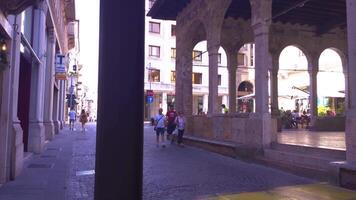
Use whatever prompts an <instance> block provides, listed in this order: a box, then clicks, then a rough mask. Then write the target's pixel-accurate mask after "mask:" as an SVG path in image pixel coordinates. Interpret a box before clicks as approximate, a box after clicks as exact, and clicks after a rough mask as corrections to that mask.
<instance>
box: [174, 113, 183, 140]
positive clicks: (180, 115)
mask: <svg viewBox="0 0 356 200" xmlns="http://www.w3.org/2000/svg"><path fill="white" fill-rule="evenodd" d="M176 124H177V129H178V141H177V142H178V145H181V146H184V145H183V135H184V129H185V117H184V115H183V112H181V111H180V112H178V117H177V118H176Z"/></svg>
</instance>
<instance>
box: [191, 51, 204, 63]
mask: <svg viewBox="0 0 356 200" xmlns="http://www.w3.org/2000/svg"><path fill="white" fill-rule="evenodd" d="M202 54H203V52H201V51H195V50H194V51H193V60H194V61H202V57H203V56H202Z"/></svg>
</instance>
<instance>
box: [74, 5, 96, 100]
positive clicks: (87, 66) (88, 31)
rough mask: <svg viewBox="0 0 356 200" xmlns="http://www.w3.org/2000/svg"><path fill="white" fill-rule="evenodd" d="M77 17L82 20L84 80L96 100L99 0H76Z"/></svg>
mask: <svg viewBox="0 0 356 200" xmlns="http://www.w3.org/2000/svg"><path fill="white" fill-rule="evenodd" d="M75 3H76V18H77V19H78V20H79V21H80V22H79V23H80V31H79V41H80V58H79V60H80V61H79V62H80V64H82V65H83V68H82V70H81V72H82V75H83V76H82V82H83V85H85V86H88V89H89V94H88V95H89V97H90V98H92V99H94V100H95V101H96V98H97V88H98V57H99V0H76V1H75Z"/></svg>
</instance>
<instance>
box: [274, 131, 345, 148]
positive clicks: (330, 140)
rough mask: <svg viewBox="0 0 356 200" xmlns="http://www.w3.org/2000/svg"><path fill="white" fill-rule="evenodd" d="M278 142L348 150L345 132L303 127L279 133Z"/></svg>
mask: <svg viewBox="0 0 356 200" xmlns="http://www.w3.org/2000/svg"><path fill="white" fill-rule="evenodd" d="M278 143H281V144H291V145H299V146H310V147H318V148H325V149H336V150H346V146H345V132H319V131H318V132H316V131H308V130H302V129H298V130H295V129H288V130H283V131H282V132H281V133H279V134H278Z"/></svg>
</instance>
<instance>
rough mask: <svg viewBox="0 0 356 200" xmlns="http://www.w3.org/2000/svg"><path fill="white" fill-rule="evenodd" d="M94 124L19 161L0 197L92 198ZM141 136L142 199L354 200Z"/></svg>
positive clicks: (338, 191)
mask: <svg viewBox="0 0 356 200" xmlns="http://www.w3.org/2000/svg"><path fill="white" fill-rule="evenodd" d="M95 128H96V127H95V124H90V125H89V126H88V129H89V130H88V132H86V133H85V134H83V133H81V132H80V131H74V132H70V131H68V130H67V129H66V130H64V131H62V133H61V134H60V135H58V136H56V138H55V139H54V140H53V141H52V142H50V143H48V144H47V145H46V148H45V151H44V153H43V154H41V155H34V156H33V157H32V158H30V159H29V160H28V161H27V162H26V163H25V164H26V165H25V168H24V171H23V173H22V174H21V175H20V177H18V178H17V179H16V180H15V181H12V182H10V183H8V184H6V185H4V186H2V187H0V199H1V200H62V199H69V200H91V199H93V183H94V158H95ZM144 136H145V144H144V179H143V195H144V196H143V199H144V200H180V199H181V200H183V199H184V200H190V199H199V200H202V199H239V200H245V199H246V200H250V199H251V200H252V199H253V200H269V199H273V200H276V199H300V200H314V199H315V200H332V199H335V200H346V199H354V198H355V199H356V192H350V191H348V190H343V189H340V188H336V187H331V186H329V185H327V184H322V183H316V182H314V181H312V180H309V179H306V178H302V177H298V176H295V175H292V174H288V173H285V172H282V171H280V170H276V169H272V168H267V167H264V166H260V165H256V164H252V163H246V162H242V161H239V160H236V159H232V158H229V157H224V156H221V155H218V154H215V153H210V152H207V151H204V150H201V149H197V148H193V147H184V148H182V147H178V146H176V145H170V144H168V145H167V147H166V148H162V147H159V148H157V147H156V145H155V135H154V133H153V130H152V127H151V126H148V125H145V135H144ZM118 159H119V158H118ZM110 184H112V183H110ZM118 189H120V188H118Z"/></svg>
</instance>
